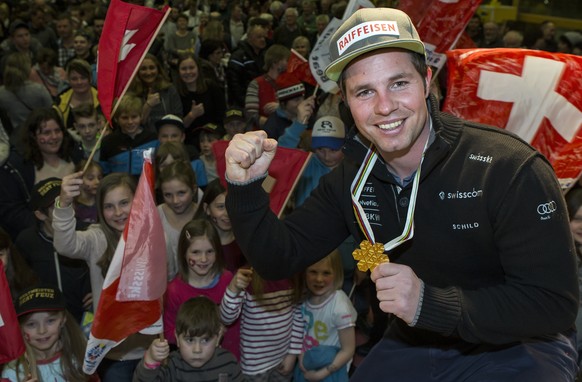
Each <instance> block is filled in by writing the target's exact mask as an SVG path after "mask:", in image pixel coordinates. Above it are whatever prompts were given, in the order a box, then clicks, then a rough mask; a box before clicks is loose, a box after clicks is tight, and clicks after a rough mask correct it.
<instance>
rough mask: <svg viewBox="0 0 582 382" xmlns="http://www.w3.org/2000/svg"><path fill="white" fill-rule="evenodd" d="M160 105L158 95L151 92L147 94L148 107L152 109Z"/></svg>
mask: <svg viewBox="0 0 582 382" xmlns="http://www.w3.org/2000/svg"><path fill="white" fill-rule="evenodd" d="M159 103H160V93H154V92H153V91H152V90H150V92H149V93H148V98H147V100H146V105H148V106H149V107H154V106H156V105H157V104H159Z"/></svg>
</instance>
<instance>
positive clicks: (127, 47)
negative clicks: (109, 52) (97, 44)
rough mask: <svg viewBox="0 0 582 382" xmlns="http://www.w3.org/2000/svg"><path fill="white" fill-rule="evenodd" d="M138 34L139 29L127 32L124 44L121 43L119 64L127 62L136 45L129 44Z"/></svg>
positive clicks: (124, 36)
mask: <svg viewBox="0 0 582 382" xmlns="http://www.w3.org/2000/svg"><path fill="white" fill-rule="evenodd" d="M136 33H137V29H132V30H126V31H125V34H124V35H123V42H122V43H121V50H120V51H119V62H121V61H123V60H125V59H126V58H127V56H128V55H129V52H131V50H132V49H133V48H135V46H136V44H128V41H129V40H130V39H131V38H132V37H133V35H134V34H136Z"/></svg>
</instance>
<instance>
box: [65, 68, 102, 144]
mask: <svg viewBox="0 0 582 382" xmlns="http://www.w3.org/2000/svg"><path fill="white" fill-rule="evenodd" d="M91 76H92V70H91V66H90V65H89V64H88V63H87V61H85V60H81V59H73V60H71V61H70V62H69V63H68V64H67V77H68V81H69V88H68V89H67V90H65V91H63V92H62V93H61V94H59V96H58V99H57V101H56V105H57V107H58V109H59V110H60V112H61V113H62V115H63V121H64V123H65V126H66V127H67V129H69V130H71V131H72V132H74V130H73V129H74V125H73V124H74V122H75V118H74V116H73V113H72V110H73V109H75V107H77V106H79V105H83V104H89V105H93V107H94V108H95V110H99V99H98V98H97V89H96V88H95V87H94V86H92V85H91V78H92V77H91ZM73 136H74V137H78V135H77V134H76V132H75V133H74V134H73ZM78 140H80V138H79V139H78Z"/></svg>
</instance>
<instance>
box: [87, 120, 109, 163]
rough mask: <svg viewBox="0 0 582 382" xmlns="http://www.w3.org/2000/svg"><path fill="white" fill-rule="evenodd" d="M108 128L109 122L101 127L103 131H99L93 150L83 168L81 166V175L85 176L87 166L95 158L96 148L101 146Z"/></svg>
mask: <svg viewBox="0 0 582 382" xmlns="http://www.w3.org/2000/svg"><path fill="white" fill-rule="evenodd" d="M108 127H109V121H106V122H105V126H103V129H101V134H100V135H99V138H97V142H96V143H95V146H93V150H91V154H89V158H87V163H85V166H83V174H85V171H87V168H88V167H89V164H91V161H92V160H93V157H94V156H95V153H96V152H97V148H98V147H99V146H101V141H102V140H103V137H104V136H105V132H106V131H107V128H108Z"/></svg>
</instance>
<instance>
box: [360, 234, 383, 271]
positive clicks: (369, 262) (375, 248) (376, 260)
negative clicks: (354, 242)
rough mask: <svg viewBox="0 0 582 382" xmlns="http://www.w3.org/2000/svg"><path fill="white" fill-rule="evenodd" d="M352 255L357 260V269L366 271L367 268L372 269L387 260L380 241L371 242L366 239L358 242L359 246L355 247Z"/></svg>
mask: <svg viewBox="0 0 582 382" xmlns="http://www.w3.org/2000/svg"><path fill="white" fill-rule="evenodd" d="M352 256H354V259H355V260H357V261H358V269H359V270H360V271H362V272H366V271H367V270H368V269H369V270H370V272H371V271H373V270H374V268H376V267H377V266H378V264H380V263H384V262H388V261H389V259H388V255H386V254H385V253H384V245H382V243H376V244H372V243H370V242H369V241H368V240H364V241H362V242H361V243H360V248H358V249H356V250H355V251H354V252H353V253H352Z"/></svg>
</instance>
